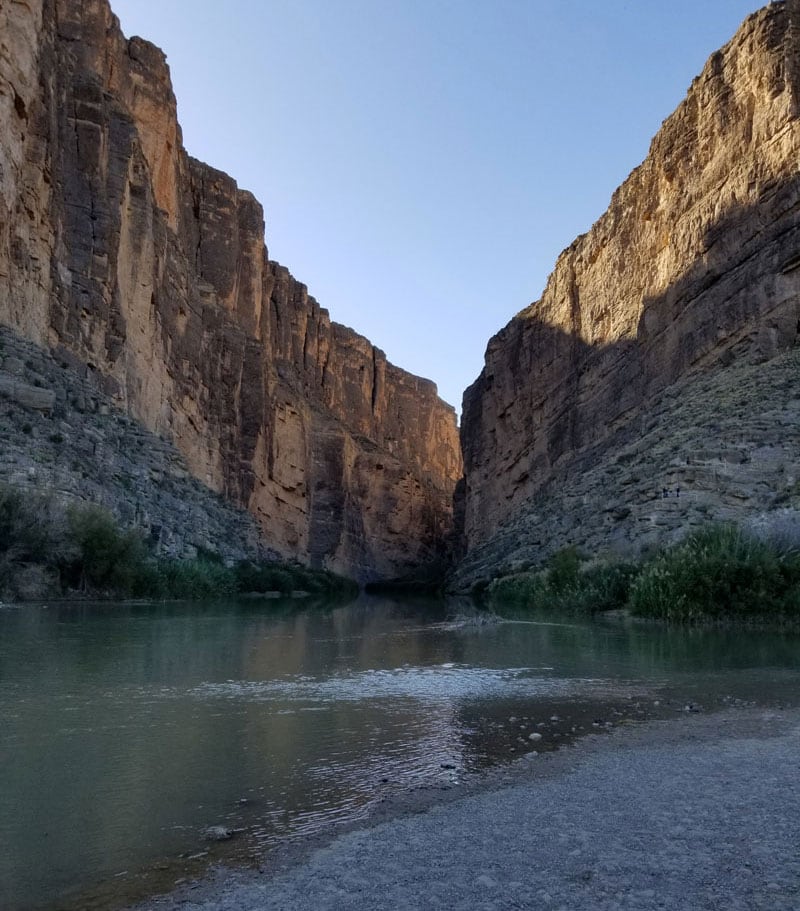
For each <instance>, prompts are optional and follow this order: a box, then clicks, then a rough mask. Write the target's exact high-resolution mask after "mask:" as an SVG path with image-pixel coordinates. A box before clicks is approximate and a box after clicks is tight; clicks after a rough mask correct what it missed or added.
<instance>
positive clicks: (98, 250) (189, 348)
mask: <svg viewBox="0 0 800 911" xmlns="http://www.w3.org/2000/svg"><path fill="white" fill-rule="evenodd" d="M0 136H2V143H0V323H2V324H3V325H4V326H5V327H6V329H7V330H9V331H10V332H13V338H12V336H10V335H9V336H8V337H7V339H6V341H7V345H8V351H7V353H6V355H5V356H4V357H3V358H2V363H0V379H2V380H3V383H2V384H0V393H2V392H3V390H4V389H5V391H6V398H9V396H10V400H11V401H12V403H13V405H14V407H20V406H25V395H27V396H28V399H27V403H28V405H29V406H30V411H31V414H32V415H33V417H34V418H35V420H33V419H32V420H31V421H26V423H25V426H30V427H31V428H32V431H29V436H30V433H31V432H32V433H33V434H34V435H35V434H37V433H38V434H39V435H40V437H41V439H42V440H45V439H49V437H48V433H47V426H46V422H45V419H54V420H56V421H61V422H62V424H63V423H64V421H65V418H66V417H67V415H66V409H67V406H68V405H69V403H70V401H71V400H73V399H74V398H75V395H73V394H72V393H71V392H70V391H69V390H66V391H65V383H66V381H67V378H68V377H70V376H74V377H76V382H78V384H79V388H78V389H77V392H76V393H75V394H76V395H78V396H79V397H80V396H83V397H84V398H85V397H86V396H85V395H84V393H85V390H84V389H83V387H82V386H80V384H84V385H85V384H86V383H90V385H91V390H92V392H91V394H89V396H88V398H89V401H90V402H91V403H92V407H91V408H89V409H88V411H89V412H90V413H92V414H95V413H96V412H97V411H98V409H101V410H102V412H103V414H104V415H106V416H108V415H111V418H113V417H114V416H115V415H116V416H117V417H118V418H120V419H123V422H124V419H130V420H133V421H135V422H137V423H138V425H140V426H141V427H142V428H143V432H147V433H150V434H152V435H153V436H152V440H153V441H156V440H159V441H164V442H165V445H168V446H169V447H171V448H170V454H169V457H168V462H169V463H170V464H178V462H180V463H181V464H182V465H184V466H185V470H186V472H187V473H188V475H189V476H190V477H191V478H192V479H195V480H197V481H199V482H200V483H201V485H203V486H204V487H205V488H206V489H207V490H208V492H209V493H210V494H213V493H216V494H219V495H221V497H222V500H223V501H224V504H230V505H232V506H233V507H235V508H239V509H240V510H246V511H247V512H248V513H249V514H250V516H252V517H253V519H254V520H255V523H256V524H257V527H258V529H259V530H260V535H261V539H262V542H261V543H262V545H263V547H264V548H266V549H267V550H269V551H270V552H274V553H275V554H277V555H280V556H281V557H284V558H296V559H299V560H301V561H303V562H306V563H309V564H311V565H312V566H316V567H324V568H326V569H331V570H334V571H338V572H341V573H345V574H347V575H350V576H352V577H354V578H357V579H360V580H369V579H375V578H386V577H392V576H397V575H401V574H403V573H405V572H407V571H409V570H411V569H413V568H414V567H416V566H418V565H420V564H425V563H430V562H432V561H436V560H439V559H441V557H442V554H443V553H444V551H445V549H446V547H447V546H448V539H449V536H450V534H451V532H452V496H453V489H454V486H455V484H456V481H457V480H458V479H459V478H460V476H461V474H462V465H461V455H460V446H459V439H458V430H457V426H456V419H455V412H454V409H453V408H452V407H450V406H449V405H447V404H445V403H444V402H443V401H441V400H440V399H439V398H438V395H437V391H436V387H435V385H434V384H433V383H432V382H430V381H428V380H424V379H421V378H419V377H416V376H413V375H411V374H409V373H407V372H405V371H403V370H401V369H399V368H397V367H395V366H394V365H392V364H391V363H389V362H388V361H387V359H386V357H385V355H384V353H383V352H382V351H381V350H380V349H378V348H376V347H375V346H374V345H372V344H371V343H370V342H369V341H368V340H367V339H365V338H363V337H362V336H360V335H358V334H357V333H356V332H354V331H353V330H351V329H349V328H346V327H344V326H341V325H338V324H337V323H335V322H333V321H331V319H330V317H329V315H328V312H327V311H326V310H325V309H323V308H322V307H320V306H319V304H318V303H317V301H316V300H315V299H314V298H313V297H312V296H311V295H309V293H308V290H307V288H306V287H305V286H304V285H303V284H302V283H300V282H299V281H297V280H296V279H295V278H294V277H293V276H292V275H291V273H290V272H289V270H288V269H286V268H285V267H283V266H281V265H280V264H278V263H276V262H273V261H271V260H270V259H269V257H268V252H267V248H266V245H265V238H264V230H265V225H264V214H263V211H262V208H261V205H260V204H259V203H258V202H257V201H256V199H255V198H254V197H253V196H252V195H251V194H249V193H248V192H246V191H244V190H241V189H240V188H239V187H238V186H237V184H236V182H235V181H234V180H233V179H232V178H231V177H229V176H228V175H226V174H224V173H222V172H220V171H217V170H215V169H214V168H212V167H210V166H209V165H206V164H203V163H202V162H200V161H197V160H195V159H194V158H192V157H191V156H190V155H189V154H188V153H187V152H186V151H185V149H184V148H183V144H182V137H181V130H180V126H179V124H178V120H177V112H176V100H175V96H174V93H173V91H172V86H171V82H170V74H169V69H168V66H167V64H166V60H165V57H164V54H163V53H162V52H161V51H160V50H159V49H158V48H156V47H155V46H154V45H152V44H150V43H148V42H147V41H145V40H142V39H140V38H131V39H130V40H128V39H127V38H126V37H125V36H124V35H123V34H122V32H121V30H120V26H119V22H118V20H117V18H116V17H115V16H114V14H113V12H112V10H111V8H110V7H109V5H108V3H107V2H106V0H18V2H13V3H3V4H2V5H1V6H0ZM28 343H31V344H33V345H35V346H38V348H39V349H40V350H41V356H39V355H36V356H33V360H32V367H31V368H30V369H29V370H28V372H29V373H31V370H32V371H33V372H32V373H31V376H29V377H28V380H29V382H27V384H26V383H25V382H23V380H24V377H23V378H22V379H20V376H19V374H20V372H21V371H22V370H23V368H24V365H25V361H24V360H21V358H20V357H19V356H18V354H19V351H18V349H19V347H20V345H22V346H23V347H24V345H25V344H28ZM48 358H49V359H50V360H48ZM34 362H35V363H34ZM53 364H61V365H62V366H63V367H64V368H65V370H66V372H65V373H64V374H63V376H62V377H61V379H60V380H59V382H58V383H57V386H58V389H60V390H61V392H60V395H59V396H58V397H57V400H56V395H55V391H54V390H50V392H51V393H52V396H51V398H52V403H51V404H52V407H47V403H45V407H33V405H32V404H31V395H33V397H34V398H35V394H31V393H24V392H23V394H22V399H20V390H21V389H23V388H24V389H28V390H29V389H36V388H42V387H44V390H43V391H44V393H45V398H48V397H47V395H46V393H47V391H48V390H47V385H48V380H47V377H49V376H51V375H52V371H53V369H54V368H53ZM33 380H36V382H37V383H38V384H39V386H36V385H32V381H33ZM9 390H12V391H13V390H16V397H15V396H14V395H12V394H11V393H10V392H9ZM48 401H49V399H48ZM40 405H41V403H40ZM12 410H13V409H12ZM72 413H73V414H74V413H75V412H74V409H73V412H72ZM79 413H81V414H83V413H87V409H85V408H83V409H79ZM101 416H103V415H101ZM7 418H8V420H7V421H6V425H7V426H6V428H5V430H6V437H5V442H6V445H7V446H8V445H9V444H10V442H11V440H12V439H17V440H18V439H19V433H18V432H13V428H12V430H11V431H9V426H8V425H9V424H13V420H12V417H11V411H9V413H8V415H7ZM43 422H45V423H43ZM40 425H41V426H40ZM14 426H15V427H16V428H17V431H18V429H19V426H20V424H19V420H17V423H16V424H15V425H14ZM65 426H67V427H71V426H72V425H71V424H70V423H69V421H68V420H67V421H66V425H65ZM58 435H59V436H61V437H62V438H64V439H65V440H66V441H67V442H69V441H70V440H72V438H73V436H77V437H80V436H81V434H80V433H79V432H78V431H76V432H75V433H74V434H72V433H63V432H60V431H59V433H58ZM142 439H144V437H142ZM148 439H149V438H148ZM153 445H154V446H155V447H156V449H158V448H159V446H160V443H154V444H153ZM45 448H46V447H45ZM142 448H143V449H144V450H147V449H148V446H147V445H144V444H143V445H142ZM28 449H31V440H30V439H29V440H28ZM73 456H74V458H64V457H62V458H61V459H60V463H59V464H60V466H61V467H60V473H59V476H58V484H57V490H58V491H59V492H60V493H63V494H64V495H67V496H75V495H76V494H77V492H78V491H79V490H80V489H81V483H80V478H81V477H82V476H83V477H84V479H85V475H86V463H87V462H92V461H93V460H96V459H97V458H100V457H101V455H100V452H99V450H92V451H91V452H88V453H87V452H85V451H82V452H81V453H73ZM76 458H77V460H78V462H80V463H82V465H83V470H82V472H81V473H77V469H75V468H73V467H72V466H73V465H74V463H75V459H76ZM176 460H177V461H176ZM24 463H25V459H24V458H21V459H18V460H16V461H15V460H11V462H10V463H9V460H8V459H6V460H4V464H16V465H17V468H16V470H15V471H10V470H8V471H6V472H5V474H4V476H3V477H4V479H5V480H9V479H11V480H13V481H14V482H15V483H20V482H26V483H28V484H29V485H30V486H37V485H39V486H41V484H42V483H43V482H42V478H43V477H44V478H45V479H47V481H48V482H50V483H52V482H53V476H52V473H50V474H47V473H45V474H44V475H43V474H42V472H41V470H39V471H38V473H37V471H36V470H34V471H33V472H32V473H31V472H29V471H27V470H20V465H21V464H22V465H24ZM150 468H152V466H150V467H146V470H145V471H144V474H145V475H146V474H147V472H148V471H149V470H150ZM183 470H184V469H183V468H181V469H180V471H183ZM70 473H71V474H70ZM90 473H91V472H90ZM155 473H156V475H157V476H158V477H161V476H162V474H163V472H162V471H161V468H160V467H158V468H157V469H156V472H155ZM101 474H102V473H101ZM118 474H119V472H118V471H114V470H111V471H109V472H106V473H105V474H104V475H103V477H108V476H110V477H112V478H113V477H116V476H117V475H118ZM173 474H174V472H173ZM76 477H77V478H78V479H79V480H78V481H76ZM98 477H99V475H98ZM173 480H174V479H173ZM137 489H138V488H137ZM132 496H133V494H132V492H131V490H130V485H128V487H124V486H123V487H120V486H119V485H116V486H115V487H114V488H113V490H111V489H110V488H107V489H106V492H105V497H104V499H105V500H106V502H107V505H109V507H110V508H112V510H113V511H115V512H116V513H117V514H118V515H123V514H124V515H126V516H127V515H128V514H133V515H136V516H138V518H137V521H138V522H139V523H140V524H142V525H143V526H144V527H145V530H147V531H152V529H151V528H149V526H152V525H157V526H158V528H159V529H165V528H166V526H169V524H170V519H169V516H165V515H160V516H158V517H157V518H153V515H154V514H153V509H155V508H156V507H155V506H154V504H153V503H150V505H149V506H148V508H147V509H144V508H140V506H141V504H137V503H135V504H133V506H132V504H131V503H130V500H131V498H132ZM152 499H153V498H151V500H152ZM154 499H155V500H158V497H157V496H156V497H155V498H154ZM212 501H213V497H210V498H206V508H207V509H210V510H212V511H213V509H214V508H215V507H214V506H213V505H212ZM224 508H226V509H227V508H228V507H227V505H225V506H224ZM177 521H178V520H177V518H174V519H173V520H172V525H173V526H175V525H176V523H177ZM237 521H238V520H237ZM242 521H244V522H245V525H247V520H246V519H244V518H243V519H242ZM226 522H227V520H226ZM226 522H223V523H222V527H232V526H231V525H230V523H229V522H228V523H227V524H226ZM165 523H166V525H165ZM206 524H208V523H206ZM211 524H212V525H215V523H213V522H212V523H211ZM234 524H235V523H234ZM217 525H219V523H216V525H215V527H216V526H217ZM248 528H249V525H248ZM167 531H169V529H167ZM159 534H161V532H159ZM248 536H249V537H252V535H251V533H250V532H248ZM166 537H167V538H169V539H170V540H172V541H173V542H174V541H175V540H180V541H184V540H185V541H186V544H187V547H188V552H191V551H192V545H191V540H190V538H191V536H190V535H189V536H188V537H187V534H186V531H185V529H184V530H182V531H179V530H178V529H177V528H172V530H171V531H170V532H169V534H167V535H166ZM229 543H230V542H227V544H228V545H229ZM209 545H211V546H214V542H213V541H210V540H209V538H208V535H205V536H204V537H203V546H209ZM194 549H195V550H196V548H194Z"/></svg>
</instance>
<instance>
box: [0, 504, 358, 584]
mask: <svg viewBox="0 0 800 911" xmlns="http://www.w3.org/2000/svg"><path fill="white" fill-rule="evenodd" d="M293 591H304V592H308V593H310V594H319V595H322V594H324V595H336V596H353V595H355V594H356V593H357V591H358V586H357V585H356V583H355V582H352V581H351V580H350V579H345V578H343V577H341V576H337V575H335V574H334V573H330V572H327V571H323V570H312V569H308V568H307V567H303V566H299V565H296V564H290V563H273V562H258V563H256V562H250V561H245V562H241V563H238V564H236V565H234V566H226V565H225V564H223V563H222V561H221V560H220V559H219V558H217V557H215V555H213V554H201V555H199V556H198V557H196V558H195V559H191V560H180V559H176V558H166V557H157V556H155V555H154V554H153V553H152V552H151V551H150V549H149V548H148V546H147V544H146V543H145V541H144V539H143V538H142V536H141V534H140V533H139V532H138V531H137V530H135V529H123V528H121V527H120V526H119V524H118V523H117V521H116V519H115V518H114V517H113V516H112V515H111V513H109V512H108V511H107V510H105V509H102V508H101V507H99V506H95V505H88V506H69V507H65V506H64V505H63V504H61V503H59V502H57V501H56V500H54V499H52V498H49V497H43V496H37V495H32V494H30V493H28V492H23V491H21V490H18V489H16V488H14V487H10V486H0V597H3V598H8V599H20V600H25V599H33V598H39V597H56V596H59V595H74V594H81V595H84V596H86V597H89V596H91V597H109V598H152V599H190V600H203V599H211V598H224V597H234V596H236V595H244V594H253V593H262V594H263V593H265V592H280V593H281V594H284V595H289V594H291V592H293Z"/></svg>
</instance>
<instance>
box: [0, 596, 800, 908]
mask: <svg viewBox="0 0 800 911" xmlns="http://www.w3.org/2000/svg"><path fill="white" fill-rule="evenodd" d="M462 611H463V606H461V607H459V606H458V605H455V606H454V605H445V604H442V603H439V602H425V601H399V600H393V599H387V598H372V597H366V596H362V597H361V598H359V599H358V600H356V601H354V602H353V603H351V604H347V605H341V604H339V605H336V604H324V603H321V604H320V603H314V604H312V603H304V602H297V601H288V602H284V601H282V602H271V601H266V602H265V601H252V602H238V603H219V604H203V605H198V604H159V605H133V604H108V603H106V604H71V605H55V604H52V605H25V606H22V607H8V606H5V607H0V907H2V908H3V909H4V911H55V909H78V908H81V909H97V911H101V909H102V911H108V909H113V908H118V907H121V906H123V905H125V904H126V903H128V902H132V901H134V900H136V899H139V898H141V897H142V896H144V895H147V894H152V893H155V892H158V891H162V890H166V889H168V888H170V887H171V886H173V885H174V884H175V883H176V882H179V881H181V880H183V879H184V878H186V877H194V876H197V875H200V874H201V873H202V872H203V870H204V869H206V868H207V867H208V865H209V864H211V863H213V862H215V861H217V860H224V861H227V862H233V863H248V862H253V861H257V859H258V858H259V857H260V856H262V854H263V852H264V850H265V849H268V848H269V847H270V846H272V845H276V844H278V843H282V842H285V841H286V840H287V839H296V838H300V837H302V836H303V835H305V834H307V833H310V832H316V831H319V830H321V829H323V828H324V827H326V826H330V825H331V824H335V823H339V822H344V821H353V820H357V819H359V818H361V817H363V816H365V815H366V814H368V813H369V812H370V809H371V808H372V807H373V806H374V805H375V803H376V801H379V800H381V799H382V798H383V797H385V796H388V795H391V794H395V793H397V791H399V790H403V789H408V788H457V787H458V786H459V782H460V781H462V780H463V778H464V776H468V775H472V774H474V773H477V772H480V771H481V770H482V769H485V768H487V767H489V766H492V765H495V764H497V763H504V762H509V761H512V760H513V759H515V758H518V757H520V756H521V755H523V754H525V753H527V752H530V751H532V750H536V751H543V750H548V749H555V748H558V747H559V746H561V745H563V744H564V743H566V742H569V740H570V739H572V738H575V737H580V736H581V735H583V734H585V733H586V732H589V731H603V730H608V729H611V728H613V727H614V726H618V725H620V724H630V723H638V722H641V721H646V720H647V719H649V718H654V717H664V716H667V715H670V714H675V713H676V712H687V711H713V710H714V709H716V708H719V707H722V706H725V705H731V704H733V705H736V704H742V703H755V704H764V705H776V704H784V705H786V704H791V705H795V704H798V703H800V685H799V684H800V637H798V636H797V635H795V634H783V633H767V632H762V633H756V632H753V631H730V630H729V631H724V630H686V629H674V628H673V629H669V628H665V627H660V626H656V625H646V624H625V623H622V622H619V621H615V622H611V621H595V622H592V621H588V620H587V621H584V620H575V619H573V618H548V619H546V620H538V621H536V622H504V623H497V624H489V625H484V624H481V623H476V622H473V621H472V620H470V619H469V617H468V616H467V617H466V618H465V615H464V614H463V613H462ZM467 613H469V611H467ZM227 834H230V835H231V837H230V838H225V839H223V840H218V838H219V836H221V835H227Z"/></svg>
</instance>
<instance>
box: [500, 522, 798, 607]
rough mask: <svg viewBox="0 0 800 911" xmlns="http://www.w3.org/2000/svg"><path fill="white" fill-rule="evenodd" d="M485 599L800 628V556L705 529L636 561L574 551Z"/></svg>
mask: <svg viewBox="0 0 800 911" xmlns="http://www.w3.org/2000/svg"><path fill="white" fill-rule="evenodd" d="M485 597H486V598H487V599H488V600H489V602H490V603H491V604H493V605H495V606H502V605H503V604H509V605H514V606H516V607H523V608H526V609H530V610H531V611H536V610H541V611H564V610H566V611H573V612H577V613H585V614H596V613H600V612H604V611H609V610H619V609H625V610H628V611H629V612H630V613H631V614H633V615H634V616H639V617H650V618H654V619H659V620H667V621H671V622H677V623H713V622H716V623H727V622H730V623H772V622H774V623H778V624H791V625H796V624H798V623H800V551H798V549H797V547H796V546H793V545H789V544H787V543H786V542H780V541H777V540H768V539H767V540H763V539H761V538H758V537H757V536H755V535H754V534H752V533H750V532H747V531H744V530H742V529H740V528H737V527H735V526H732V525H710V526H709V527H707V528H705V529H702V530H699V531H696V532H694V533H693V534H691V535H689V536H688V537H687V538H685V539H684V540H683V541H681V542H680V543H677V544H673V545H672V546H670V547H667V548H665V549H664V550H662V551H661V552H659V553H658V554H656V555H655V556H653V557H651V558H649V559H647V560H644V561H643V562H642V563H639V564H630V563H600V562H595V561H592V562H589V561H585V560H583V559H582V558H581V555H580V554H579V553H578V551H577V550H576V549H575V548H566V549H564V550H561V551H559V552H557V553H556V554H554V555H553V556H552V557H551V558H550V560H549V561H548V563H547V564H546V565H545V566H544V567H542V568H540V569H538V570H535V571H527V572H521V573H515V574H513V575H508V576H503V577H500V578H498V579H495V580H494V581H493V582H492V583H491V584H490V585H489V587H488V589H487V590H486V595H485Z"/></svg>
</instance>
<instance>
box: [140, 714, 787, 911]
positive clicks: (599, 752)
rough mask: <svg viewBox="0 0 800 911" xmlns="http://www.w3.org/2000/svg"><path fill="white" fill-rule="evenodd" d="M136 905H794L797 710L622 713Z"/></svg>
mask: <svg viewBox="0 0 800 911" xmlns="http://www.w3.org/2000/svg"><path fill="white" fill-rule="evenodd" d="M138 908H140V909H145V908H147V909H160V911H177V909H190V911H257V909H258V911H262V909H263V911H267V909H269V911H273V909H275V911H278V909H281V911H294V909H297V911H300V909H303V911H305V909H308V908H314V909H320V911H324V909H329V911H338V909H343V911H344V909H352V911H379V909H387V911H388V909H420V911H422V909H434V908H442V909H465V911H466V909H470V911H472V909H486V911H513V909H533V908H537V909H538V908H553V909H557V908H561V909H575V911H578V909H580V911H595V909H597V911H607V909H608V911H611V909H637V911H649V909H657V908H668V909H692V911H694V909H726V911H729V909H747V911H750V909H760V908H764V909H770V911H797V909H798V908H800V711H798V710H796V709H783V710H766V709H763V708H762V709H756V708H745V709H734V710H727V711H724V712H719V713H714V714H709V715H691V714H690V715H686V716H684V717H681V718H678V719H673V720H670V721H658V722H650V723H648V724H645V725H640V726H623V727H619V728H617V729H615V730H614V732H613V733H611V734H600V735H593V736H589V737H586V738H582V739H580V740H579V741H577V742H576V743H575V744H574V745H573V746H571V747H569V748H565V749H562V750H559V751H558V752H555V753H547V754H542V755H539V756H530V757H528V758H524V759H521V760H519V761H518V762H516V763H514V764H513V765H512V766H510V767H505V768H503V769H496V770H494V771H492V772H489V773H485V774H484V775H481V776H475V778H474V779H471V780H466V781H464V782H463V783H461V784H459V785H454V786H452V787H449V788H447V789H442V788H426V789H417V790H415V791H410V792H407V793H404V794H399V795H397V796H396V797H394V798H391V799H389V800H386V801H384V802H383V803H382V804H381V805H380V806H379V807H378V808H377V810H376V811H375V812H374V813H373V815H372V816H371V818H370V819H369V820H368V821H367V822H361V823H359V824H355V825H353V826H351V827H350V828H349V829H348V830H341V829H339V830H337V831H331V832H327V833H322V834H319V835H317V836H315V837H314V838H310V839H306V840H303V841H298V842H294V843H291V844H288V845H285V846H284V847H283V848H282V849H280V850H278V851H275V852H273V853H271V854H270V855H269V856H267V857H265V859H264V863H263V865H262V868H261V870H260V871H257V872H254V871H241V870H240V871H233V870H226V869H219V870H216V871H214V872H213V873H212V874H210V875H209V876H208V877H206V878H204V879H203V880H200V881H197V882H190V883H185V884H182V885H181V886H180V887H179V888H178V889H177V891H175V892H173V893H171V894H170V895H167V896H162V897H158V898H152V899H150V900H149V901H147V902H146V903H144V904H142V905H139V906H138Z"/></svg>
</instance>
